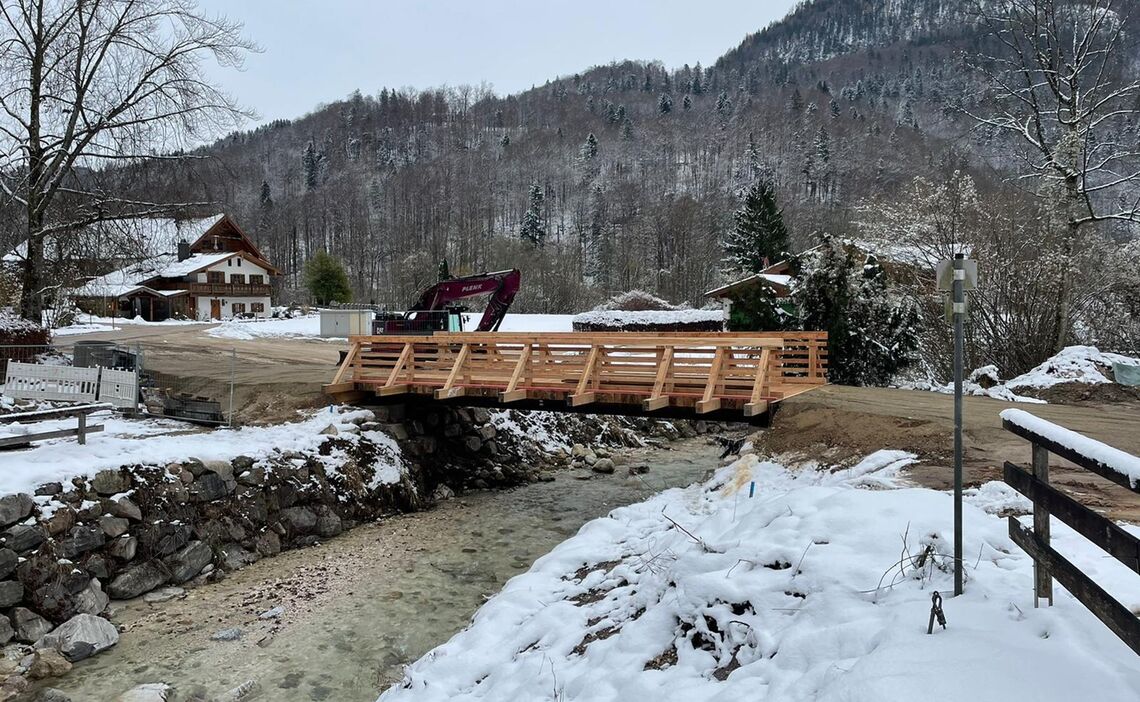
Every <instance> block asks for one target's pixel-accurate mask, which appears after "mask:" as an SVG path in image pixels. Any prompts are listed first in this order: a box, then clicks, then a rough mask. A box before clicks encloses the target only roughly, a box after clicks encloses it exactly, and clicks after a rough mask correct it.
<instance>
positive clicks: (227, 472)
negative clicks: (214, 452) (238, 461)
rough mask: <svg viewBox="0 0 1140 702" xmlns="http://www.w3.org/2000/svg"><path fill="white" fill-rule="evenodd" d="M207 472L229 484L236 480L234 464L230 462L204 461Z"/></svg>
mask: <svg viewBox="0 0 1140 702" xmlns="http://www.w3.org/2000/svg"><path fill="white" fill-rule="evenodd" d="M202 464H203V465H204V466H205V467H206V470H207V471H208V472H210V473H214V474H215V475H217V476H218V477H219V478H221V479H222V480H224V481H226V482H227V483H232V482H233V480H234V464H232V463H230V462H229V461H202Z"/></svg>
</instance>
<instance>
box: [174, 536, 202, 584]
mask: <svg viewBox="0 0 1140 702" xmlns="http://www.w3.org/2000/svg"><path fill="white" fill-rule="evenodd" d="M212 560H214V551H213V550H212V549H211V548H210V547H209V545H207V544H205V543H203V542H201V541H193V542H191V543H190V544H189V545H187V546H186V547H185V548H183V549H181V550H179V551H177V552H176V553H173V554H171V555H170V556H167V557H166V558H164V559H163V563H165V564H166V567H167V569H168V570H169V571H170V581H171V582H173V583H184V582H186V581H187V580H189V579H191V578H193V577H194V576H195V575H197V574H198V573H200V572H202V569H203V568H205V567H206V564H207V563H209V562H210V561H212Z"/></svg>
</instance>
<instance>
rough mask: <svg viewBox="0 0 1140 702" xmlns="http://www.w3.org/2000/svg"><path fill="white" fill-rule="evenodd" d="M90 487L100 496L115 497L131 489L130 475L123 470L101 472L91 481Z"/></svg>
mask: <svg viewBox="0 0 1140 702" xmlns="http://www.w3.org/2000/svg"><path fill="white" fill-rule="evenodd" d="M91 487H92V488H94V489H95V492H97V493H99V494H100V495H117V494H118V493H120V492H126V491H127V490H130V489H131V474H130V473H128V472H127V471H125V470H121V469H119V470H101V471H99V472H98V473H96V474H95V477H94V478H92V479H91Z"/></svg>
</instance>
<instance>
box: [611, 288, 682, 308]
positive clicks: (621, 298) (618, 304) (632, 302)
mask: <svg viewBox="0 0 1140 702" xmlns="http://www.w3.org/2000/svg"><path fill="white" fill-rule="evenodd" d="M679 309H681V307H680V306H678V305H674V304H673V303H671V302H669V301H667V300H663V299H661V298H659V297H657V296H656V295H653V294H651V293H647V292H645V291H644V290H630V291H628V292H623V293H621V294H619V295H614V296H613V297H611V298H610V299H608V300H606V301H605V302H603V303H602V304H600V305H598V306H597V307H595V308H594V310H595V311H602V310H622V311H625V312H644V311H648V310H679Z"/></svg>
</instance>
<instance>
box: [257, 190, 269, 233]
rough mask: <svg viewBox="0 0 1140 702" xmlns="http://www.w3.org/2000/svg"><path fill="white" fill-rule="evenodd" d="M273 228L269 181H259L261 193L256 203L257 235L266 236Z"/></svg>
mask: <svg viewBox="0 0 1140 702" xmlns="http://www.w3.org/2000/svg"><path fill="white" fill-rule="evenodd" d="M272 228H273V194H272V193H271V192H270V191H269V182H268V181H265V180H263V181H261V195H260V196H259V197H258V203H257V232H256V235H257V236H258V237H264V236H268V234H269V233H270V230H271V229H272Z"/></svg>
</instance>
